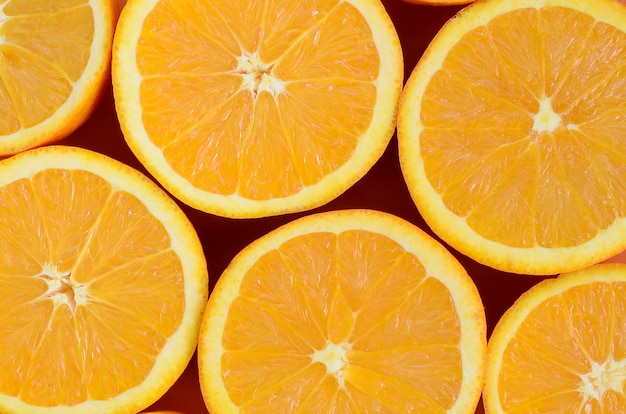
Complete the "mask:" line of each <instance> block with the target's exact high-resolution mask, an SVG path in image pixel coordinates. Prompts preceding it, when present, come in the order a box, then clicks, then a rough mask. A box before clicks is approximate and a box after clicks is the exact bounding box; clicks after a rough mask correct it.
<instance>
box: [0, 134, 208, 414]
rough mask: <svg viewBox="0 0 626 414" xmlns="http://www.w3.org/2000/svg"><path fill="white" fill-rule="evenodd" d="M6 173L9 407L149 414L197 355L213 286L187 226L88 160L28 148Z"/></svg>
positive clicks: (158, 194) (0, 323)
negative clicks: (146, 413)
mask: <svg viewBox="0 0 626 414" xmlns="http://www.w3.org/2000/svg"><path fill="white" fill-rule="evenodd" d="M0 176H1V177H2V178H1V179H0V252H1V253H0V303H2V305H1V309H0V347H2V349H4V350H5V352H3V356H2V357H0V364H2V366H3V367H5V369H3V370H1V371H0V411H2V412H10V413H13V412H20V413H23V412H39V411H37V410H42V409H43V407H49V408H56V409H57V410H58V409H61V408H60V407H62V410H63V412H67V413H73V412H76V413H101V412H114V411H125V412H137V411H139V410H141V409H143V408H145V407H147V406H148V405H150V404H151V403H153V402H154V401H156V400H157V399H158V398H159V397H160V396H161V395H162V394H163V393H165V391H166V390H167V389H168V388H169V386H171V385H172V384H173V382H174V381H175V380H176V379H177V377H178V376H179V375H180V374H181V373H182V371H183V369H184V368H185V366H186V365H187V363H188V362H189V360H190V358H191V355H192V354H193V352H194V351H195V347H196V341H197V332H198V329H199V323H200V316H201V314H202V311H203V309H204V306H205V302H206V298H207V295H208V292H207V291H208V280H207V274H206V263H205V259H204V255H203V251H202V248H201V246H200V242H199V240H198V238H197V235H196V233H195V231H194V229H193V228H192V227H191V224H190V223H189V221H188V220H187V219H186V217H185V216H184V215H183V213H182V212H181V211H180V209H179V208H178V206H177V205H176V204H175V203H174V202H173V201H172V200H171V199H170V198H169V197H168V196H167V195H165V194H164V193H163V192H162V191H161V190H159V189H158V188H157V187H156V186H155V185H154V184H153V183H152V182H150V181H149V180H148V179H147V178H146V177H144V176H143V175H141V174H140V173H138V172H137V171H135V170H133V169H131V168H129V167H127V166H125V165H123V164H121V163H119V162H117V161H115V160H112V159H110V158H108V157H106V156H104V155H100V154H96V153H93V152H91V151H87V150H83V149H78V148H71V147H61V146H50V147H46V148H40V149H35V150H30V151H26V152H23V153H22V154H19V155H16V156H14V157H11V158H9V159H6V160H4V161H2V162H1V163H0Z"/></svg>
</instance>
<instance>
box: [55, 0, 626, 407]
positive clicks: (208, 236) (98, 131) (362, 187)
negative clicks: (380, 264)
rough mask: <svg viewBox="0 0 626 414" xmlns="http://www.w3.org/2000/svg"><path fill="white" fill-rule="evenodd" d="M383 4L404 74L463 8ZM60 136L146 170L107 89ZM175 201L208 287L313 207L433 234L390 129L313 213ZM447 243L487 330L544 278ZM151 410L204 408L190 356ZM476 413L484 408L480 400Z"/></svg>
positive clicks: (395, 1) (388, 1)
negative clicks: (394, 221)
mask: <svg viewBox="0 0 626 414" xmlns="http://www.w3.org/2000/svg"><path fill="white" fill-rule="evenodd" d="M590 1H591V0H590ZM120 3H121V4H124V3H125V1H124V0H120ZM383 3H384V4H385V6H386V8H387V10H388V12H389V14H390V16H391V18H392V20H393V21H394V23H395V25H396V28H397V31H398V34H399V36H400V40H401V43H402V47H403V50H404V59H405V78H406V77H408V75H409V74H410V72H411V70H412V69H413V67H414V66H415V64H416V63H417V61H418V59H419V58H420V56H421V55H422V53H423V51H424V49H425V48H426V46H427V45H428V43H429V42H430V40H431V39H432V38H433V36H434V35H435V34H436V33H437V31H438V30H439V28H440V27H441V26H442V25H443V24H444V23H445V22H446V21H447V20H448V19H449V18H450V17H452V16H453V15H454V14H455V13H456V12H457V11H458V10H460V9H461V7H462V6H437V7H435V6H418V5H414V4H408V3H404V2H402V1H401V0H383ZM624 3H626V0H624ZM61 143H62V144H66V145H75V146H79V147H85V148H89V149H92V150H96V151H99V152H101V153H104V154H107V155H109V156H112V157H113V158H116V159H118V160H120V161H122V162H125V163H127V164H129V165H131V166H133V167H135V168H137V169H138V170H140V171H142V172H144V173H145V174H146V175H148V176H149V174H147V172H146V171H145V169H143V167H142V166H141V165H140V164H139V162H138V161H137V159H136V158H135V157H134V156H133V154H132V153H131V152H130V150H129V149H128V147H127V145H126V143H125V141H124V138H123V136H122V134H121V132H120V128H119V124H118V121H117V117H116V114H115V110H114V104H113V95H112V92H111V90H110V89H109V91H108V93H107V94H106V96H105V97H104V100H103V101H102V102H101V104H100V105H99V106H98V108H97V110H96V112H95V113H94V114H93V116H92V117H91V118H90V119H89V120H88V121H87V122H86V123H85V124H84V125H83V126H82V127H81V128H80V129H78V130H77V131H76V132H75V133H74V134H72V135H71V136H70V137H68V138H66V139H65V140H63V141H62V142H61ZM180 206H181V207H182V208H183V210H184V211H185V213H186V214H187V215H188V217H189V218H190V219H191V221H192V222H193V223H194V225H195V228H196V230H197V232H198V234H199V236H200V238H201V241H202V243H203V246H204V251H205V254H206V257H207V261H208V267H209V269H208V270H209V276H210V278H211V287H212V286H213V285H214V284H215V281H216V280H217V279H218V278H219V276H220V274H221V273H222V271H223V270H224V268H225V267H226V266H227V265H228V263H229V262H230V260H231V259H232V258H233V257H234V256H235V255H236V254H237V253H238V252H239V251H240V250H241V249H242V248H244V247H245V246H246V245H247V244H249V243H250V242H252V241H253V240H255V239H256V238H258V237H260V236H261V235H263V234H265V233H267V232H269V231H270V230H273V229H275V228H276V227H278V226H280V225H282V224H284V223H287V222H289V221H291V220H293V219H295V218H297V217H301V216H303V215H305V214H310V213H313V212H320V211H328V210H337V209H346V208H369V209H377V210H383V211H386V212H389V213H392V214H395V215H397V216H400V217H402V218H404V219H406V220H408V221H410V222H412V223H414V224H415V225H417V226H419V227H421V228H422V229H424V230H425V231H426V232H428V233H429V234H431V235H433V234H432V232H431V231H430V230H429V229H428V227H427V226H426V224H425V223H424V221H423V220H422V218H421V217H420V215H419V213H418V211H417V209H416V207H415V205H414V204H413V202H412V200H411V198H410V197H409V193H408V191H407V188H406V186H405V183H404V181H403V177H402V175H401V171H400V166H399V162H398V152H397V140H396V137H395V136H394V137H393V139H392V140H391V143H390V145H389V147H388V148H387V151H386V152H385V153H384V155H383V157H382V158H381V159H380V160H379V162H378V163H377V164H376V165H375V166H374V167H373V169H372V170H371V171H370V172H369V173H368V174H367V175H366V176H365V177H364V178H363V179H362V180H360V181H359V182H358V183H357V184H356V185H354V186H353V187H352V188H351V189H349V190H348V191H347V192H345V193H344V194H343V195H341V196H340V197H339V198H337V199H335V200H334V201H332V202H331V203H329V204H327V205H325V206H323V207H321V208H318V209H316V210H313V211H310V212H305V213H298V214H290V215H285V216H279V217H273V218H265V219H244V220H234V219H225V218H220V217H216V216H212V215H209V214H206V213H202V212H199V211H196V210H193V209H191V208H189V207H186V206H184V205H183V204H182V203H180ZM433 236H434V235H433ZM450 250H451V251H452V252H453V253H454V254H455V255H456V256H457V258H458V259H459V261H460V262H461V263H462V264H463V266H464V267H465V268H466V269H467V271H468V273H469V274H470V276H471V277H472V278H473V280H474V282H475V283H476V285H477V286H478V289H479V291H480V293H481V297H482V300H483V303H484V306H485V310H486V314H487V325H488V333H490V332H491V330H492V329H493V327H494V325H495V323H496V322H497V321H498V319H499V318H500V316H501V315H502V313H503V312H504V311H505V310H506V309H507V308H508V307H509V306H510V305H511V304H512V303H513V302H514V300H515V299H516V298H517V297H518V296H519V295H520V294H521V293H522V292H524V291H526V290H527V289H528V288H530V287H531V286H533V285H534V284H536V283H537V282H539V281H540V280H542V278H541V277H536V276H524V275H513V274H504V273H502V272H498V271H495V270H493V269H490V268H487V267H485V266H482V265H480V264H478V263H476V262H474V261H473V260H471V259H469V258H467V257H464V256H462V255H460V254H458V253H456V252H455V251H454V250H452V249H450ZM623 256H624V254H622V255H620V257H618V258H616V259H615V260H623ZM149 409H150V410H157V409H159V410H177V411H181V412H183V413H186V414H206V413H208V411H207V409H206V408H205V405H204V403H203V400H202V396H201V394H200V387H199V384H198V369H197V360H196V358H195V356H194V358H193V359H192V360H191V362H190V363H189V366H188V367H187V369H186V371H185V372H184V374H183V375H182V376H181V377H180V379H179V380H178V381H177V382H176V383H175V384H174V385H173V387H172V388H171V389H170V390H169V391H168V392H167V393H166V394H165V395H164V396H163V397H162V398H161V399H160V400H159V401H157V402H156V403H155V404H154V405H153V406H152V407H150V408H149ZM146 411H148V410H146ZM477 412H478V413H482V412H483V410H482V407H481V406H479V408H478V411H477Z"/></svg>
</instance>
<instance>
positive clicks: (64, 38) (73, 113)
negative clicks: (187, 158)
mask: <svg viewBox="0 0 626 414" xmlns="http://www.w3.org/2000/svg"><path fill="white" fill-rule="evenodd" d="M118 11H119V4H118V1H117V0H71V1H70V0H46V1H30V0H29V1H26V0H7V1H2V2H0V157H1V156H5V155H9V154H14V153H16V152H19V151H22V150H25V149H29V148H33V147H36V146H40V145H43V144H46V143H49V142H52V141H56V140H59V139H61V138H64V137H66V136H67V135H69V134H70V133H71V132H73V131H74V130H75V129H76V128H78V127H79V126H80V125H81V124H82V123H83V122H84V121H85V120H87V118H88V117H89V115H91V113H92V112H93V109H94V108H95V106H96V105H97V104H98V103H99V102H100V98H101V97H102V94H103V92H104V91H105V89H106V87H107V86H108V81H109V79H110V75H109V73H110V72H109V69H110V63H111V45H112V42H113V31H114V28H115V24H116V21H117V15H118Z"/></svg>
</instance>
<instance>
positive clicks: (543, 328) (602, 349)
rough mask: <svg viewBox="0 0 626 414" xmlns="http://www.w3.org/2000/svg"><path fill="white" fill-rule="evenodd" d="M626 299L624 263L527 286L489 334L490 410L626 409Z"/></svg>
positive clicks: (494, 413) (503, 413)
mask: <svg viewBox="0 0 626 414" xmlns="http://www.w3.org/2000/svg"><path fill="white" fill-rule="evenodd" d="M624 304H626V265H624V264H613V263H612V264H599V265H595V266H592V267H589V268H586V269H584V270H579V271H576V272H572V273H569V274H564V275H561V276H559V277H558V278H553V279H547V280H545V281H542V282H540V283H538V284H537V285H535V286H534V287H533V288H531V289H530V290H529V291H527V292H526V293H525V294H523V295H522V296H521V297H520V298H519V299H518V300H517V301H516V302H515V303H514V304H513V306H512V307H511V308H510V309H509V310H508V311H507V312H506V313H505V314H504V315H503V316H502V318H501V319H500V321H499V322H498V324H497V325H496V327H495V329H494V331H493V334H492V335H491V337H490V339H489V347H488V362H487V369H486V372H487V373H486V382H485V389H484V395H483V400H484V402H485V409H486V412H487V413H488V414H518V413H519V414H522V413H537V414H541V413H551V414H561V413H562V414H572V413H579V414H600V413H616V414H617V413H623V412H626V388H625V384H626V307H625V306H624Z"/></svg>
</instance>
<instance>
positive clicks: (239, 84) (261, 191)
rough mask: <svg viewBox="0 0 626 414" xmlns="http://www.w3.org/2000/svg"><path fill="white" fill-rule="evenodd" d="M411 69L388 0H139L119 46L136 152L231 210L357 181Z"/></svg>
mask: <svg viewBox="0 0 626 414" xmlns="http://www.w3.org/2000/svg"><path fill="white" fill-rule="evenodd" d="M403 70H404V68H403V60H402V50H401V47H400V42H399V39H398V36H397V33H396V31H395V28H394V26H393V24H392V22H391V19H390V18H389V16H388V15H387V13H386V11H385V9H384V7H383V5H382V3H381V2H380V1H379V0H347V1H340V0H313V1H306V2H302V1H293V0H280V1H268V0H216V1H209V2H197V1H193V0H179V1H171V0H151V1H139V0H130V1H129V2H128V3H127V4H126V6H125V8H124V10H123V12H122V15H121V17H120V20H119V25H118V29H117V31H116V35H115V41H114V47H113V86H114V96H115V102H116V108H117V112H118V114H119V120H120V124H121V127H122V131H123V133H124V136H125V138H126V141H127V142H128V145H129V146H130V148H131V149H132V151H133V152H134V153H135V154H136V156H137V157H138V158H139V160H140V161H141V162H142V163H143V164H144V165H145V167H146V168H147V170H148V171H149V172H150V173H151V174H152V175H153V176H154V177H155V178H156V179H157V180H158V181H159V182H160V183H161V184H163V186H164V187H165V188H166V189H167V190H168V191H170V192H171V193H172V194H173V195H174V196H176V197H177V198H178V199H180V200H181V201H183V202H185V203H187V204H188V205H191V206H192V207H195V208H197V209H200V210H203V211H206V212H209V213H212V214H217V215H221V216H227V217H262V216H271V215H277V214H283V213H288V212H295V211H303V210H307V209H311V208H313V207H317V206H319V205H322V204H324V203H326V202H328V201H330V200H332V199H334V198H335V197H337V196H338V195H339V194H341V193H342V192H344V191H345V190H346V189H347V188H349V187H350V186H351V185H352V184H353V183H355V182H356V181H357V180H358V179H360V178H361V177H362V176H363V175H364V174H365V173H366V172H367V171H368V170H369V168H370V167H371V166H372V165H373V164H374V163H375V162H376V161H377V160H378V158H379V157H380V156H381V155H382V153H383V151H384V150H385V148H386V146H387V145H388V142H389V140H390V138H391V136H392V135H393V132H394V128H395V114H396V107H397V103H398V102H397V101H398V98H399V94H400V91H401V88H402V81H403Z"/></svg>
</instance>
